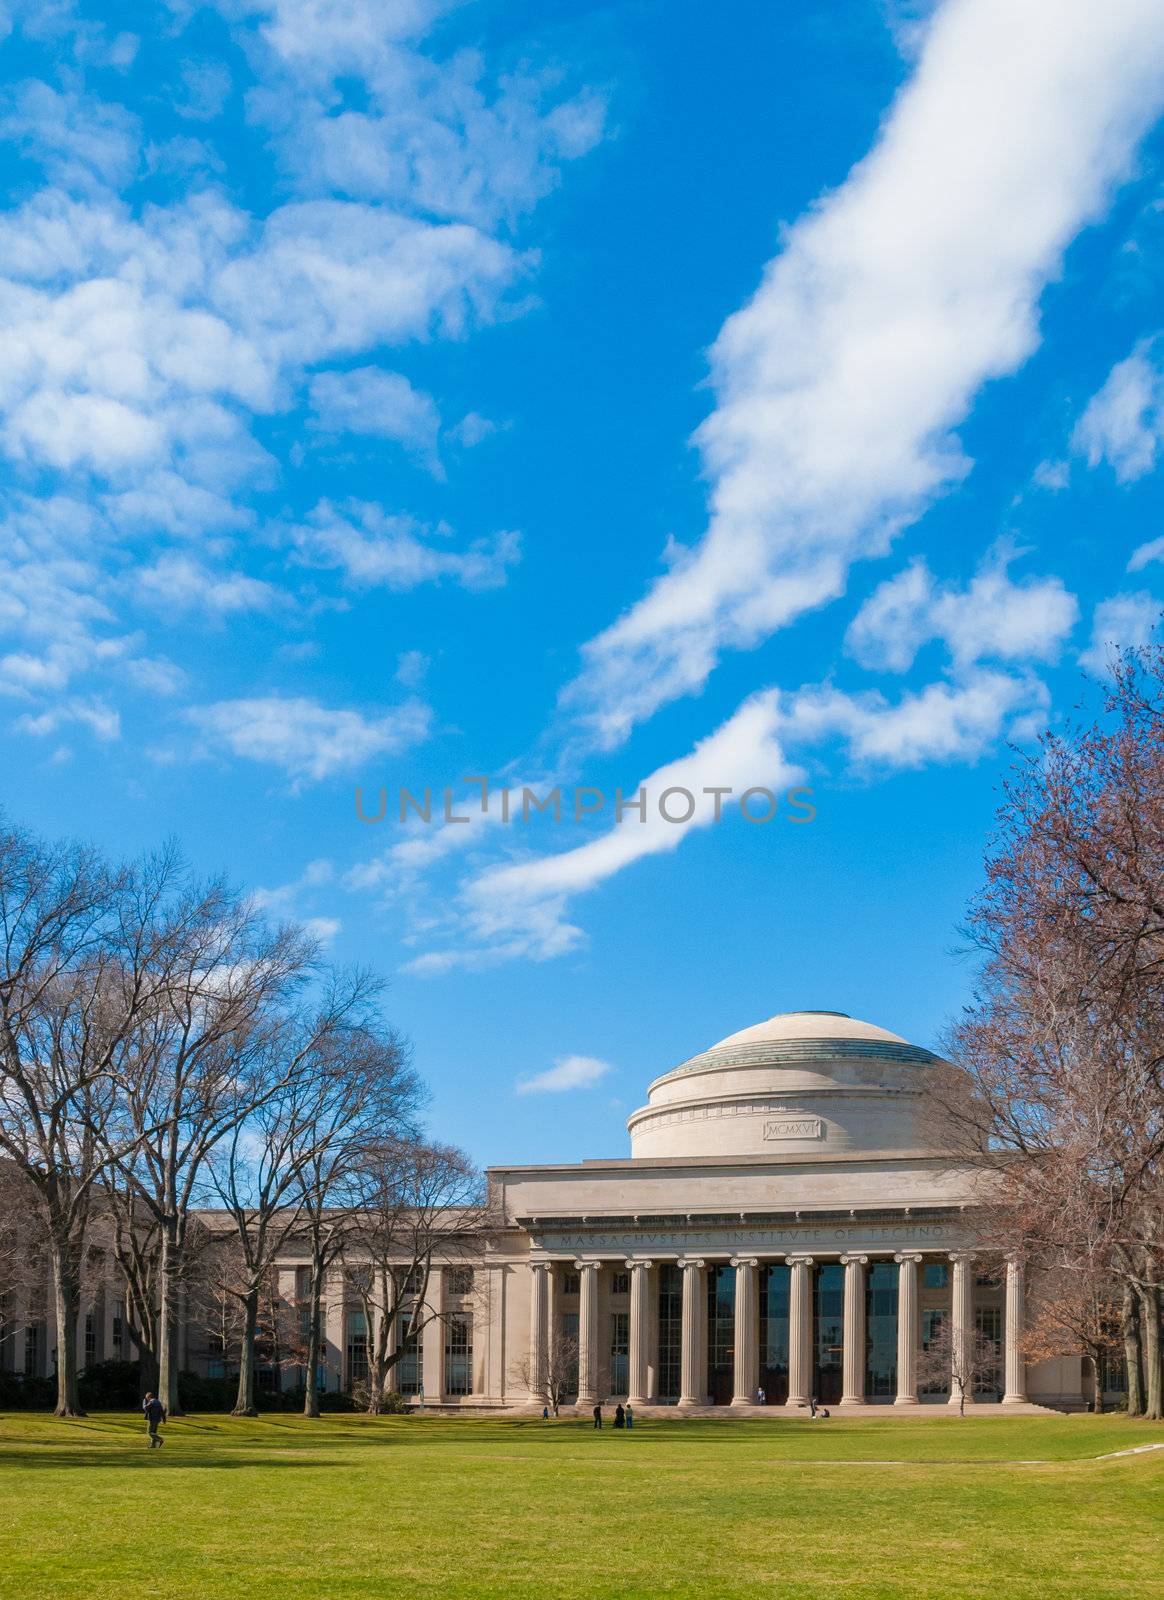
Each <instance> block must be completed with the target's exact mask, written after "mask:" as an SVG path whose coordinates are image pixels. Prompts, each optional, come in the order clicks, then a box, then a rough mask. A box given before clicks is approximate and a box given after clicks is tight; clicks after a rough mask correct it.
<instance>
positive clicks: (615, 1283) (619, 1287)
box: [610, 1272, 630, 1392]
mask: <svg viewBox="0 0 1164 1600" xmlns="http://www.w3.org/2000/svg"><path fill="white" fill-rule="evenodd" d="M610 1292H611V1294H629V1293H630V1273H629V1272H614V1273H612V1274H611V1278H610ZM619 1392H621V1391H619Z"/></svg>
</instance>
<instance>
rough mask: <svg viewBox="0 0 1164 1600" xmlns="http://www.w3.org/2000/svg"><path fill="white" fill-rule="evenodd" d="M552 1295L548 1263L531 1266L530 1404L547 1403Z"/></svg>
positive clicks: (539, 1262) (536, 1262) (532, 1264)
mask: <svg viewBox="0 0 1164 1600" xmlns="http://www.w3.org/2000/svg"><path fill="white" fill-rule="evenodd" d="M549 1293H550V1269H549V1267H548V1266H547V1265H546V1263H545V1262H544V1261H535V1262H532V1263H531V1265H530V1291H529V1398H530V1403H531V1405H532V1404H536V1405H539V1406H540V1405H544V1404H545V1401H546V1302H547V1301H548V1299H549Z"/></svg>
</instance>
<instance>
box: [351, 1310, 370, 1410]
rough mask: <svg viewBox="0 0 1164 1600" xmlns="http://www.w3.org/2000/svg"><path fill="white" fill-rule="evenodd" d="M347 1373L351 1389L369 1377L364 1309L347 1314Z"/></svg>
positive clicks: (366, 1327) (366, 1321)
mask: <svg viewBox="0 0 1164 1600" xmlns="http://www.w3.org/2000/svg"><path fill="white" fill-rule="evenodd" d="M347 1374H348V1388H349V1390H351V1389H353V1388H355V1386H356V1384H357V1383H365V1382H366V1381H367V1377H368V1320H367V1318H366V1317H365V1316H364V1313H363V1312H362V1311H349V1312H348V1315H347Z"/></svg>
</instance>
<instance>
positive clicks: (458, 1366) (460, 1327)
mask: <svg viewBox="0 0 1164 1600" xmlns="http://www.w3.org/2000/svg"><path fill="white" fill-rule="evenodd" d="M445 1393H446V1394H472V1393H473V1319H472V1317H471V1316H469V1314H468V1313H467V1312H465V1311H457V1312H455V1313H454V1314H453V1315H452V1316H451V1317H450V1318H449V1319H448V1321H447V1322H446V1323H445Z"/></svg>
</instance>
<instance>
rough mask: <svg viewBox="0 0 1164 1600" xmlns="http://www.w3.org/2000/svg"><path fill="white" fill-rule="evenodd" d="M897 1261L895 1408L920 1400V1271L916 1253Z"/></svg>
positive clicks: (905, 1253) (901, 1257) (907, 1252)
mask: <svg viewBox="0 0 1164 1600" xmlns="http://www.w3.org/2000/svg"><path fill="white" fill-rule="evenodd" d="M893 1259H894V1261H896V1262H897V1398H896V1399H895V1400H894V1402H893V1403H894V1405H895V1406H916V1405H917V1403H918V1399H917V1338H918V1324H917V1269H918V1264H919V1262H920V1261H921V1256H920V1255H919V1254H917V1253H916V1252H914V1251H906V1252H903V1253H902V1254H901V1255H899V1256H894V1258H893Z"/></svg>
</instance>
